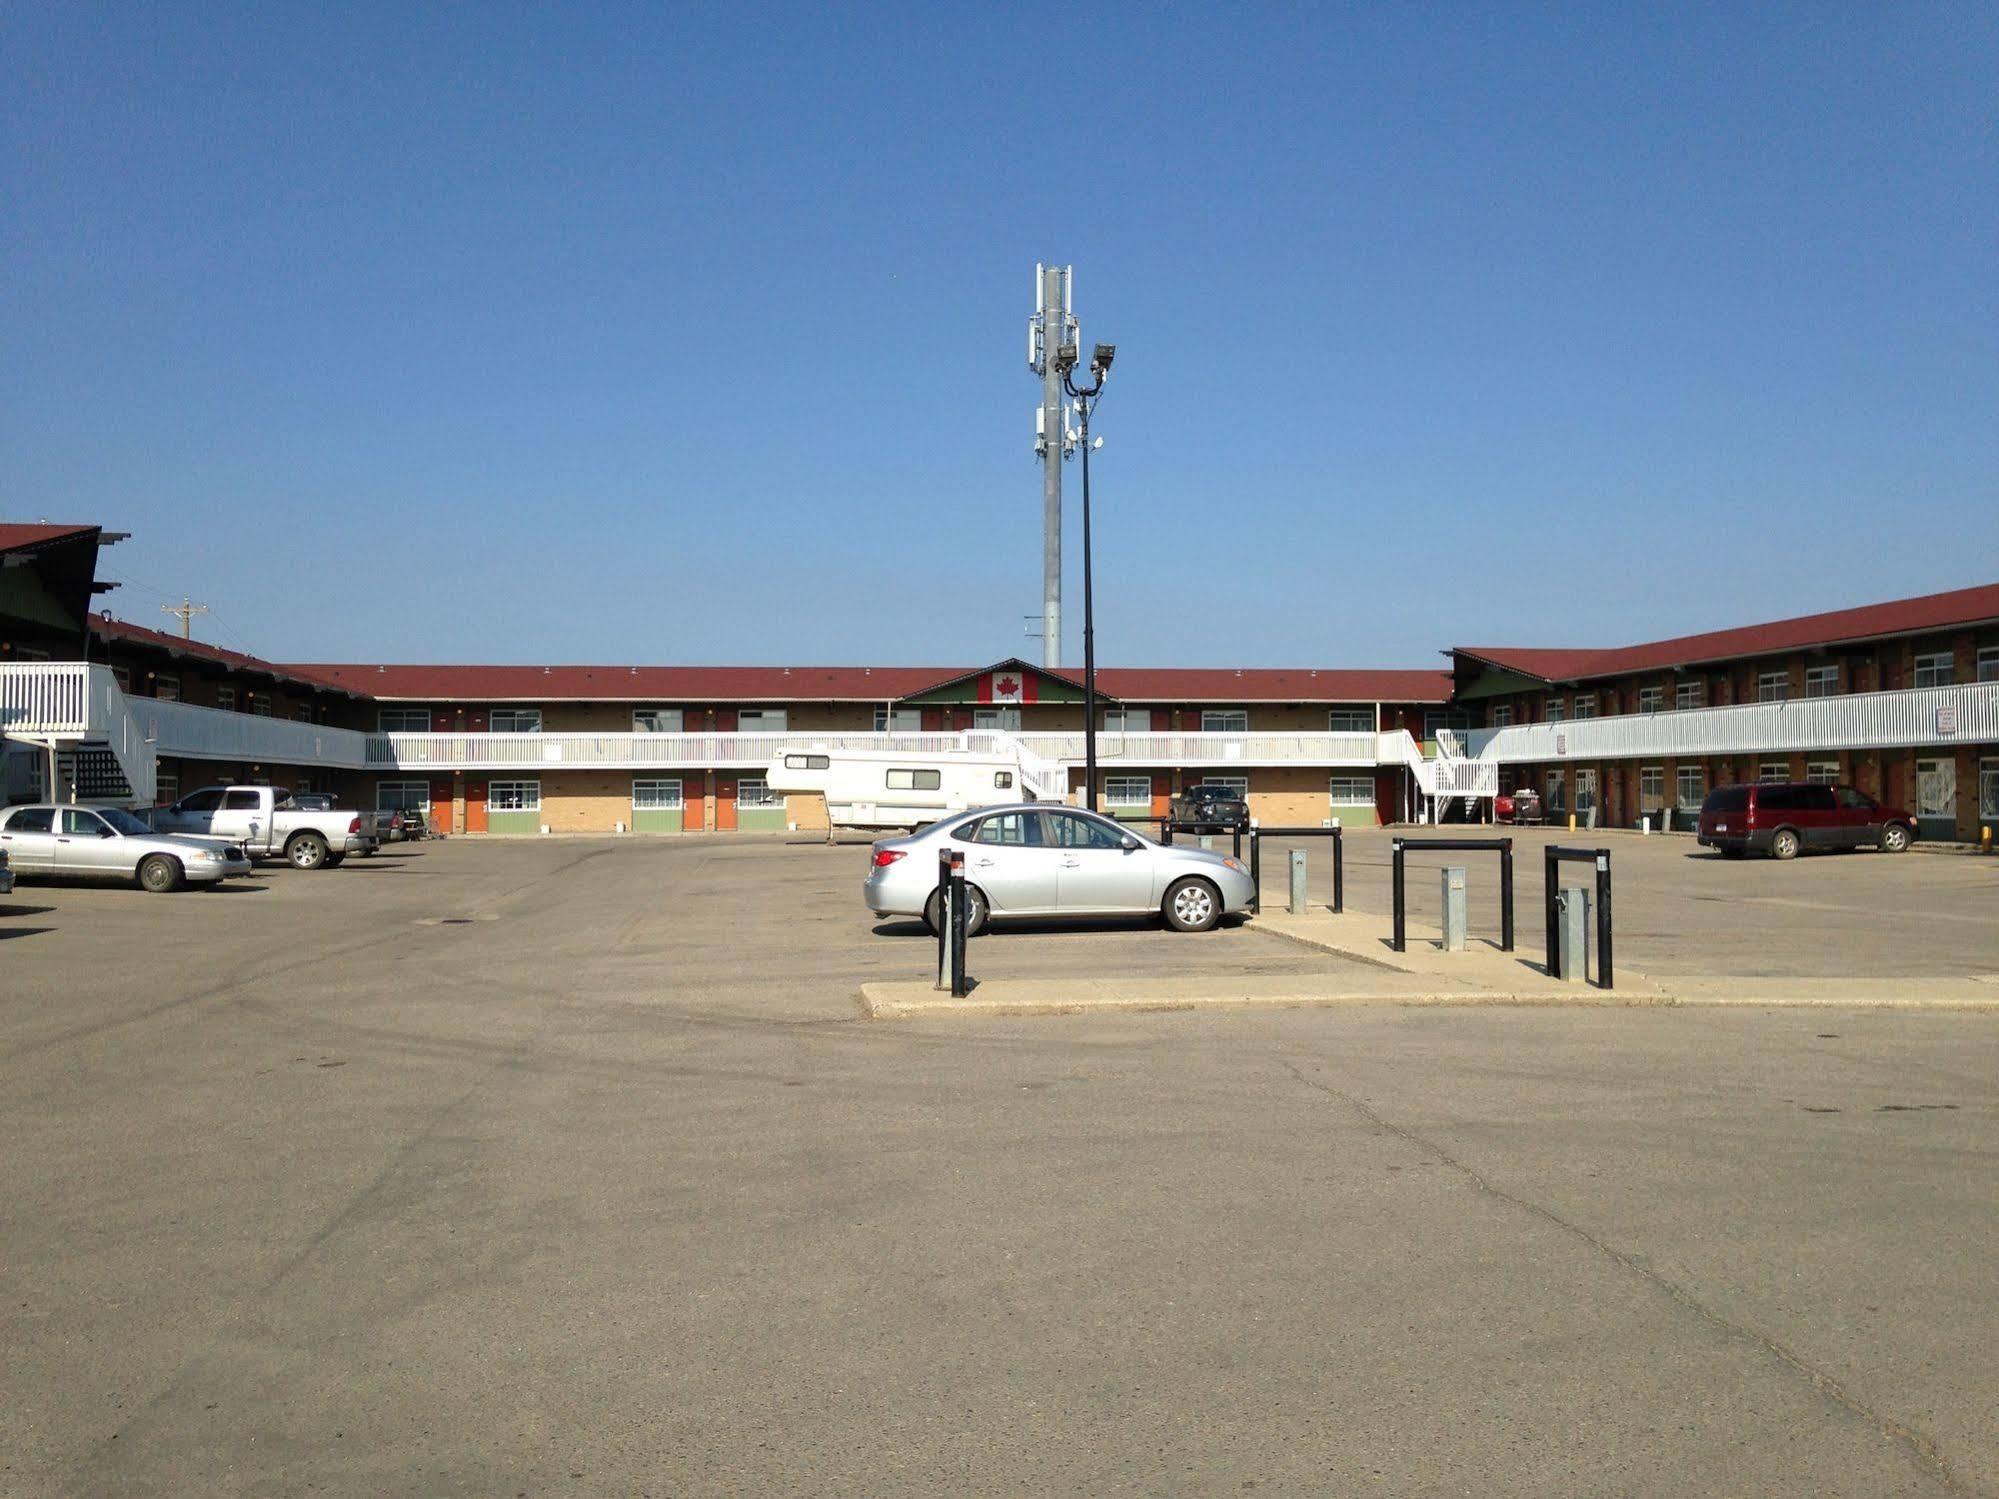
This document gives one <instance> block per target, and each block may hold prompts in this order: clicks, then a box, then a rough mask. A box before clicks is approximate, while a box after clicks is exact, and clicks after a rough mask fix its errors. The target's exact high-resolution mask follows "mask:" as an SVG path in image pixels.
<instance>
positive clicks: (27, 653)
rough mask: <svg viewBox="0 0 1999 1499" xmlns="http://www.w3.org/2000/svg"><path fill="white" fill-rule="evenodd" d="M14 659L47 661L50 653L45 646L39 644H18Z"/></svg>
mask: <svg viewBox="0 0 1999 1499" xmlns="http://www.w3.org/2000/svg"><path fill="white" fill-rule="evenodd" d="M14 659H15V660H16V661H46V660H48V659H49V653H48V651H47V650H46V649H45V648H44V647H42V646H39V645H17V646H15V647H14Z"/></svg>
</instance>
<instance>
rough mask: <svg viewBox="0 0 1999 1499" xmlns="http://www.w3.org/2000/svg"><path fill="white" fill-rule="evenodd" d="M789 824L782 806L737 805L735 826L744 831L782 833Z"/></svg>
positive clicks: (789, 821) (789, 820)
mask: <svg viewBox="0 0 1999 1499" xmlns="http://www.w3.org/2000/svg"><path fill="white" fill-rule="evenodd" d="M790 826H791V819H790V818H789V817H788V816H786V815H785V809H784V808H783V807H738V808H736V827H737V829H738V830H739V831H741V832H745V833H782V832H783V831H784V830H785V829H786V828H788V827H790Z"/></svg>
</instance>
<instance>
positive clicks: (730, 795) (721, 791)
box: [715, 776, 736, 833]
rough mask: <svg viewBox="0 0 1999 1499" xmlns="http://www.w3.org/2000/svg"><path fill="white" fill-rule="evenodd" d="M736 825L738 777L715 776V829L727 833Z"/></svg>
mask: <svg viewBox="0 0 1999 1499" xmlns="http://www.w3.org/2000/svg"><path fill="white" fill-rule="evenodd" d="M735 826H736V778H735V777H734V776H716V777H715V831H716V832H718V833H726V832H729V831H731V830H732V829H734V827H735Z"/></svg>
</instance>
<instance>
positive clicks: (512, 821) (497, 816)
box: [486, 812, 541, 833]
mask: <svg viewBox="0 0 1999 1499" xmlns="http://www.w3.org/2000/svg"><path fill="white" fill-rule="evenodd" d="M486 831H487V832H489V833H539V832H540V831H541V813H539V812H488V813H487V814H486Z"/></svg>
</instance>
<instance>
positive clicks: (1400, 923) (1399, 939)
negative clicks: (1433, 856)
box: [1391, 838, 1408, 952]
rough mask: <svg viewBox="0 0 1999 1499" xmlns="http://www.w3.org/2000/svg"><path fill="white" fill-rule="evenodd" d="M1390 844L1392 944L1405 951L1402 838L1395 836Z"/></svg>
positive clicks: (1398, 949)
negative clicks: (1393, 856) (1393, 911)
mask: <svg viewBox="0 0 1999 1499" xmlns="http://www.w3.org/2000/svg"><path fill="white" fill-rule="evenodd" d="M1391 846H1392V847H1393V849H1394V851H1395V940H1394V942H1393V944H1392V945H1393V946H1394V948H1395V950H1396V951H1397V952H1405V951H1407V950H1408V943H1407V942H1406V941H1405V940H1404V939H1405V938H1406V937H1407V935H1408V931H1407V926H1406V923H1405V922H1404V920H1403V911H1402V840H1401V839H1400V838H1397V839H1396V840H1395V841H1394V843H1393V844H1392V845H1391Z"/></svg>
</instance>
